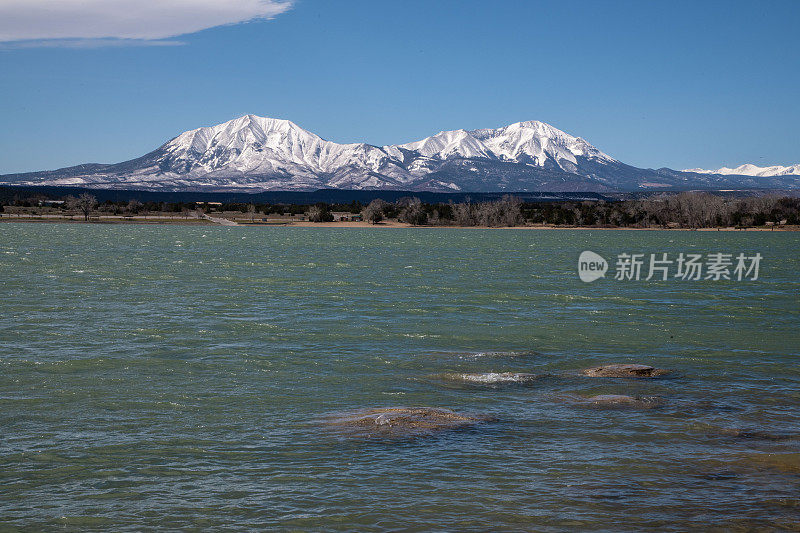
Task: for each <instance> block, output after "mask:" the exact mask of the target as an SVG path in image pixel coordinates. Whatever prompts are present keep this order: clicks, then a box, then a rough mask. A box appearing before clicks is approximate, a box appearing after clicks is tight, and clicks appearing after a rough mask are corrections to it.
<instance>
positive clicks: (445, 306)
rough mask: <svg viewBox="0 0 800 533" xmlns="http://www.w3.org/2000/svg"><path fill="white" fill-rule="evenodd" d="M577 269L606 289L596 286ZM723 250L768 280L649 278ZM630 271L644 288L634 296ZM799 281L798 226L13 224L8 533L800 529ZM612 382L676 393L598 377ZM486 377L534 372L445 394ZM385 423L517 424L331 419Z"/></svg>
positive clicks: (2, 262) (5, 231)
mask: <svg viewBox="0 0 800 533" xmlns="http://www.w3.org/2000/svg"><path fill="white" fill-rule="evenodd" d="M584 250H592V251H594V252H596V253H598V254H599V255H600V256H602V257H604V258H605V259H606V260H607V261H608V264H609V272H608V273H607V274H606V276H605V278H601V279H598V280H596V281H594V282H592V283H584V282H582V281H581V280H580V279H579V278H578V272H577V268H578V255H579V254H580V253H581V252H582V251H584ZM717 252H724V253H731V254H734V256H735V255H737V254H739V253H744V254H746V255H747V256H752V255H754V254H755V253H760V254H761V255H762V256H763V259H762V261H761V264H760V271H759V275H758V279H756V280H752V279H743V280H741V281H737V280H735V279H733V280H725V279H721V280H718V281H714V280H711V279H709V280H705V279H701V280H699V281H691V280H683V279H680V278H675V277H673V276H672V272H670V278H669V279H668V280H667V281H661V280H657V279H651V280H649V281H646V280H644V279H643V278H644V277H646V276H645V274H646V270H647V267H648V264H647V262H648V260H649V256H650V254H658V257H661V254H662V253H667V254H668V257H669V258H670V259H675V258H676V257H677V256H678V254H680V253H685V254H690V253H693V254H704V255H707V254H712V253H717ZM623 253H629V254H632V253H641V254H644V259H645V264H644V266H643V275H642V279H639V280H638V281H637V280H635V279H632V280H628V279H623V280H616V279H614V269H615V263H616V260H617V258H618V256H619V254H623ZM798 274H800V233H789V232H736V233H734V232H686V231H654V232H645V231H600V230H598V231H594V230H575V231H571V230H511V229H504V230H471V229H453V228H441V229H334V228H289V227H277V228H266V227H257V228H247V227H182V226H122V225H97V224H87V225H84V224H13V223H4V224H2V225H1V226H0V275H2V293H1V294H0V296H1V297H2V299H1V300H0V306H2V307H0V436H1V437H0V487H2V489H0V524H4V525H5V526H6V527H10V528H12V530H13V529H20V530H23V531H39V530H42V529H48V530H53V529H58V530H62V531H71V530H74V531H87V530H114V531H126V530H127V531H138V530H179V529H180V530H191V529H198V530H205V529H221V530H225V529H227V530H232V531H244V530H254V529H265V528H275V529H291V530H358V531H370V530H376V531H377V530H387V529H390V530H420V531H423V530H424V531H430V530H438V531H454V530H460V531H485V530H495V531H512V530H513V531H519V530H525V531H530V530H536V531H563V530H569V529H583V530H597V531H602V530H608V531H616V530H620V529H630V530H635V529H641V528H653V529H659V530H665V531H668V530H672V531H686V530H691V529H709V528H714V527H717V528H720V529H725V530H752V529H754V528H766V529H772V528H780V527H795V528H796V527H797V524H798V521H799V520H800V410H799V409H798V407H800V366H799V365H798V357H800V277H799V276H798ZM606 363H643V364H648V365H652V366H655V367H658V368H665V369H669V370H671V372H670V374H668V375H667V376H664V377H663V378H659V379H618V378H591V377H587V376H584V375H582V374H581V370H582V369H584V368H587V367H591V366H597V365H602V364H606ZM492 372H495V373H496V372H524V373H532V374H535V375H537V376H539V378H537V379H536V380H534V381H532V382H530V383H524V384H523V383H510V384H504V383H493V382H491V379H488V378H487V382H485V383H469V382H465V383H461V382H458V381H453V380H444V379H441V375H442V374H461V373H492ZM598 394H625V395H631V396H636V397H647V398H657V399H658V402H657V403H656V404H654V405H653V406H652V407H650V406H648V408H635V407H634V408H625V407H621V408H603V407H597V406H593V405H587V404H586V403H585V402H583V401H581V400H580V398H585V397H588V396H592V395H598ZM390 406H431V407H441V408H448V409H452V410H454V411H457V412H459V413H473V414H480V415H489V416H492V417H495V418H496V420H495V421H490V422H485V423H480V424H477V425H474V426H470V427H467V428H461V429H458V430H454V431H443V432H440V433H435V434H431V435H416V436H408V437H407V438H403V437H400V438H397V437H396V436H393V437H392V438H385V437H383V436H381V435H377V436H375V435H360V436H352V435H344V434H341V433H339V432H337V431H335V430H332V428H330V427H328V426H327V425H326V420H327V419H326V417H327V416H330V415H332V414H335V413H341V412H346V411H351V410H354V409H360V408H368V407H390ZM0 529H3V528H2V527H0Z"/></svg>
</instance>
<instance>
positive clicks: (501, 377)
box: [433, 372, 541, 385]
mask: <svg viewBox="0 0 800 533" xmlns="http://www.w3.org/2000/svg"><path fill="white" fill-rule="evenodd" d="M433 377H434V378H436V379H441V380H444V381H453V382H458V383H466V384H475V385H513V384H524V383H531V382H533V381H536V380H537V379H539V378H540V377H541V376H538V375H536V374H527V373H525V372H475V373H459V372H450V373H446V374H436V375H434V376H433Z"/></svg>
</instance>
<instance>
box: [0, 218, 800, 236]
mask: <svg viewBox="0 0 800 533" xmlns="http://www.w3.org/2000/svg"><path fill="white" fill-rule="evenodd" d="M3 222H5V223H13V222H19V223H24V224H47V223H49V224H87V225H89V224H92V225H97V224H110V225H139V226H154V225H155V226H158V225H161V226H163V225H173V226H218V225H219V224H218V223H215V222H213V221H211V220H208V219H201V218H178V217H159V216H149V217H145V216H129V217H117V216H101V217H97V216H94V217H92V219H91V220H89V221H88V222H87V221H84V220H81V219H79V218H77V217H73V218H68V217H52V216H51V217H47V216H16V215H8V214H2V215H0V223H3ZM236 226H238V227H262V228H263V227H295V228H348V229H359V228H360V229H493V230H497V229H500V230H537V229H538V230H584V231H586V230H601V231H734V232H748V231H749V232H753V231H772V232H774V231H784V232H787V231H788V232H795V231H800V226H755V227H747V228H735V227H711V228H663V227H648V228H635V227H629V226H568V225H549V224H533V225H525V226H458V225H455V224H451V225H419V226H414V225H412V224H407V223H405V222H398V221H395V220H388V221H383V222H379V223H377V224H372V223H369V222H308V221H286V222H284V221H275V222H239V223H238V224H236ZM228 227H230V226H228Z"/></svg>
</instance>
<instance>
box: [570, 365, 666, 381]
mask: <svg viewBox="0 0 800 533" xmlns="http://www.w3.org/2000/svg"><path fill="white" fill-rule="evenodd" d="M666 374H669V370H664V369H663V368H653V367H652V366H647V365H636V364H615V365H604V366H596V367H593V368H587V369H586V370H584V371H583V375H584V376H590V377H594V378H655V377H658V376H663V375H666Z"/></svg>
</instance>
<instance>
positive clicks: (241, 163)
mask: <svg viewBox="0 0 800 533" xmlns="http://www.w3.org/2000/svg"><path fill="white" fill-rule="evenodd" d="M762 180H763V179H762V178H759V179H758V180H755V179H753V178H743V177H741V176H735V177H734V178H729V177H726V176H721V175H719V174H706V173H699V172H692V173H690V172H677V171H674V170H670V169H659V170H652V169H640V168H636V167H633V166H630V165H626V164H624V163H622V162H620V161H617V160H616V159H614V158H612V157H611V156H609V155H607V154H605V153H603V152H601V151H600V150H598V149H597V148H595V147H594V146H592V145H591V144H589V143H588V142H586V141H585V140H583V139H581V138H580V137H574V136H572V135H569V134H567V133H565V132H563V131H561V130H559V129H556V128H554V127H553V126H550V125H549V124H545V123H543V122H538V121H529V122H517V123H516V124H511V125H510V126H505V127H502V128H498V129H480V130H472V131H467V130H455V131H443V132H440V133H437V134H436V135H433V136H432V137H428V138H425V139H422V140H419V141H416V142H411V143H406V144H398V145H390V146H382V147H379V146H372V145H369V144H364V143H355V144H338V143H335V142H331V141H327V140H325V139H322V138H321V137H319V136H318V135H315V134H314V133H311V132H309V131H306V130H304V129H303V128H301V127H299V126H298V125H296V124H294V123H293V122H290V121H288V120H279V119H273V118H264V117H258V116H255V115H246V116H243V117H240V118H237V119H234V120H231V121H228V122H225V123H223V124H218V125H216V126H210V127H204V128H198V129H195V130H191V131H187V132H185V133H182V134H180V135H179V136H177V137H175V138H174V139H172V140H170V141H169V142H167V143H166V144H164V145H163V146H161V147H160V148H158V149H156V150H154V151H153V152H150V153H149V154H146V155H144V156H142V157H140V158H138V159H133V160H131V161H126V162H123V163H117V164H85V165H79V166H76V167H69V168H64V169H60V170H53V171H46V172H33V173H26V174H10V175H6V176H0V183H6V184H25V185H51V186H78V187H94V188H112V189H146V190H172V191H181V190H186V191H190V190H194V191H208V192H213V191H252V192H256V191H265V190H315V189H324V188H336V189H394V190H410V191H414V190H430V191H461V192H497V191H514V192H523V191H553V192H557V191H614V190H620V191H621V190H652V189H656V190H658V189H674V188H697V187H709V188H710V187H730V186H742V187H758V186H761V187H770V186H780V187H795V186H797V187H800V178H798V179H790V180H788V181H787V183H788V185H787V184H786V183H784V181H786V180H783V181H781V179H780V178H769V179H768V181H762ZM776 180H778V181H777V182H776Z"/></svg>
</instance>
